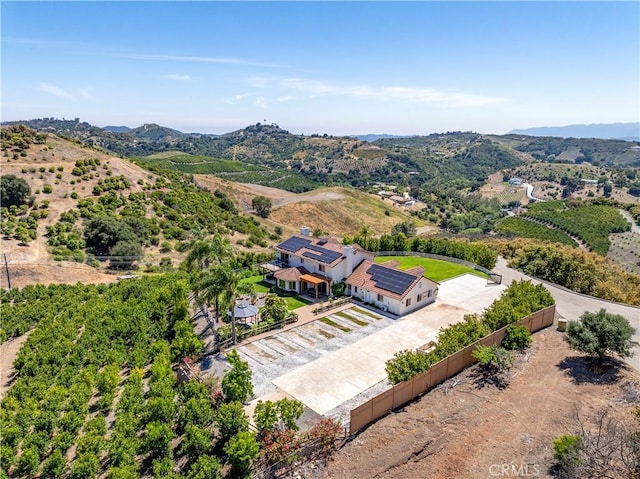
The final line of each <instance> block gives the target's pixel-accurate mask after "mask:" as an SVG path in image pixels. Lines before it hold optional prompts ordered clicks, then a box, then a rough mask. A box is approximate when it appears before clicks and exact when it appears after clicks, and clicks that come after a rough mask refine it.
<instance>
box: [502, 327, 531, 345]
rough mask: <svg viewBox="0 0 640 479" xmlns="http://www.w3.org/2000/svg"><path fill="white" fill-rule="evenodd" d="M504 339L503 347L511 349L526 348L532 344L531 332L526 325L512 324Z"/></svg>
mask: <svg viewBox="0 0 640 479" xmlns="http://www.w3.org/2000/svg"><path fill="white" fill-rule="evenodd" d="M506 333H507V334H506V336H505V337H504V339H503V340H502V347H503V348H505V349H508V350H509V351H514V350H516V349H526V348H528V347H529V345H530V344H531V332H530V331H529V330H528V329H527V328H525V327H524V326H520V325H518V326H516V325H513V324H510V325H509V326H507V329H506Z"/></svg>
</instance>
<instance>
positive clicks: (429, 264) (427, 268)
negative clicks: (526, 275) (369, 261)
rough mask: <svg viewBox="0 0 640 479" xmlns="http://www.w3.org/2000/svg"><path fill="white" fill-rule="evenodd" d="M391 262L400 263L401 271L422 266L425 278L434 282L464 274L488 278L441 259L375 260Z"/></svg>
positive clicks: (379, 258)
mask: <svg viewBox="0 0 640 479" xmlns="http://www.w3.org/2000/svg"><path fill="white" fill-rule="evenodd" d="M391 260H396V261H399V262H400V269H409V268H411V267H413V266H422V267H423V268H424V276H425V277H426V278H429V279H431V280H433V281H444V280H445V279H450V278H453V277H455V276H460V275H461V274H464V273H471V274H475V275H476V276H480V277H481V278H486V277H487V275H486V274H484V273H481V272H480V271H476V270H474V269H472V268H468V267H466V266H464V265H461V264H458V263H450V262H449V261H442V260H439V259H431V258H422V257H420V256H376V258H375V261H376V263H384V262H385V261H391Z"/></svg>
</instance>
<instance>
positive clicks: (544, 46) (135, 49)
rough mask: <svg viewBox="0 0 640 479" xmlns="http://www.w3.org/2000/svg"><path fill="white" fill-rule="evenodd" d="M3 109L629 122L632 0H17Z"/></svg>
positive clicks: (372, 124) (6, 23) (316, 121)
mask: <svg viewBox="0 0 640 479" xmlns="http://www.w3.org/2000/svg"><path fill="white" fill-rule="evenodd" d="M0 6H1V7H0V8H1V13H2V32H1V35H2V37H1V42H2V44H1V46H2V90H1V93H2V98H1V102H2V120H4V121H7V120H25V119H31V118H40V117H57V118H63V117H64V118H67V119H72V118H76V117H78V118H80V119H81V120H83V121H87V122H89V123H92V124H94V125H98V126H106V125H126V126H129V127H136V126H140V125H141V124H143V123H159V124H161V125H164V126H169V127H172V128H176V129H178V130H181V131H185V132H202V133H225V132H229V131H233V130H236V129H239V128H243V127H245V126H247V125H250V124H255V123H257V122H265V121H266V122H267V123H276V124H278V125H279V126H280V127H282V128H285V129H287V130H289V131H290V132H292V133H304V134H312V133H320V134H323V133H328V134H345V135H346V134H359V133H360V134H362V133H393V134H429V133H433V132H444V131H453V130H463V131H467V130H472V131H477V132H481V133H505V132H507V131H509V130H511V129H515V128H527V127H535V126H558V125H568V124H575V123H614V122H632V121H640V93H639V92H640V87H639V85H640V2H636V1H630V2H618V3H615V2H603V3H599V2H560V3H555V2H446V3H445V2H442V3H440V2H406V3H405V2H12V1H6V0H3V1H2V2H1V3H0Z"/></svg>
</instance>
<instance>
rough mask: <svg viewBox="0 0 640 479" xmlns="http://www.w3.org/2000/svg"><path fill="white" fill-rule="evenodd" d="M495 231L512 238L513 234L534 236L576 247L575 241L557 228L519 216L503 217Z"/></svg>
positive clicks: (525, 236) (527, 236) (524, 236)
mask: <svg viewBox="0 0 640 479" xmlns="http://www.w3.org/2000/svg"><path fill="white" fill-rule="evenodd" d="M496 231H497V232H498V234H500V235H501V236H506V237H507V238H512V237H514V236H520V237H522V238H535V239H540V240H545V241H551V242H553V243H562V244H565V245H567V246H571V247H573V248H577V247H578V243H576V242H575V241H574V240H573V239H572V238H571V237H570V236H569V235H568V234H566V233H565V232H564V231H562V230H559V229H557V228H549V227H546V226H544V225H541V224H538V223H534V222H533V221H529V220H527V219H525V218H519V217H515V216H511V217H509V218H505V219H503V220H502V221H501V222H500V223H498V225H497V226H496Z"/></svg>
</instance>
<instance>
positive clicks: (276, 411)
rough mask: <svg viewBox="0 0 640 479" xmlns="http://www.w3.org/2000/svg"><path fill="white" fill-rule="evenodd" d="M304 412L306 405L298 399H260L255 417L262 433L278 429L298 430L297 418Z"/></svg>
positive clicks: (255, 421) (257, 426)
mask: <svg viewBox="0 0 640 479" xmlns="http://www.w3.org/2000/svg"><path fill="white" fill-rule="evenodd" d="M303 412H304V405H303V404H302V403H301V402H300V401H298V400H296V399H288V398H282V399H280V400H278V401H276V402H272V401H265V402H263V401H258V403H257V404H256V408H255V410H254V414H253V418H254V423H255V425H256V428H257V429H258V431H259V432H260V433H261V434H263V435H264V434H267V433H270V432H274V431H276V430H278V429H280V430H283V429H291V430H294V431H297V430H298V424H297V422H296V421H297V420H298V419H300V416H302V413H303Z"/></svg>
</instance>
